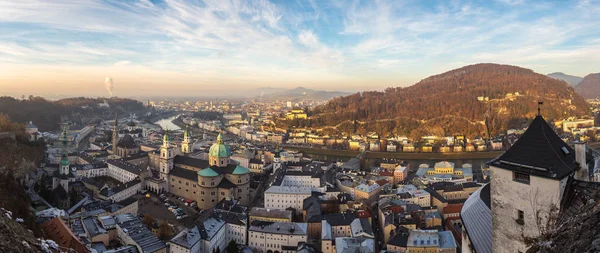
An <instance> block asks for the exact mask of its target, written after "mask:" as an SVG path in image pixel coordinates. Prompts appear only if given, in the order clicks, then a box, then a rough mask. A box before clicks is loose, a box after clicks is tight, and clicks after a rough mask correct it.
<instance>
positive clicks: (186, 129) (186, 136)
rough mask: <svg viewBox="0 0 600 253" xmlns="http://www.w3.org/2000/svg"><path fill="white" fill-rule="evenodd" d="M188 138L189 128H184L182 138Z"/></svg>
mask: <svg viewBox="0 0 600 253" xmlns="http://www.w3.org/2000/svg"><path fill="white" fill-rule="evenodd" d="M189 137H190V130H189V126H187V125H186V126H185V131H183V138H184V139H187V138H189Z"/></svg>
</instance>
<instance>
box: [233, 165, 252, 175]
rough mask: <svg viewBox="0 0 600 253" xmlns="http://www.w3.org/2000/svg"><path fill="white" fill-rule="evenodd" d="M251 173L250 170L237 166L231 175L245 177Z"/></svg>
mask: <svg viewBox="0 0 600 253" xmlns="http://www.w3.org/2000/svg"><path fill="white" fill-rule="evenodd" d="M249 172H250V170H248V169H247V168H244V167H242V166H237V167H235V170H233V172H232V173H231V174H233V175H243V174H247V173H249Z"/></svg>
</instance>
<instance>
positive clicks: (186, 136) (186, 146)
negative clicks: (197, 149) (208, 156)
mask: <svg viewBox="0 0 600 253" xmlns="http://www.w3.org/2000/svg"><path fill="white" fill-rule="evenodd" d="M192 145H193V143H192V140H191V138H190V131H189V128H188V126H186V127H185V132H183V141H182V142H181V152H182V153H184V154H189V153H192V149H193V147H192Z"/></svg>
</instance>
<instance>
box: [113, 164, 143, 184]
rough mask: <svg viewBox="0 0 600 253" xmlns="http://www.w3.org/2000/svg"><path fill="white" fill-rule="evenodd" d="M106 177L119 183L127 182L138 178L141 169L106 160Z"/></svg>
mask: <svg viewBox="0 0 600 253" xmlns="http://www.w3.org/2000/svg"><path fill="white" fill-rule="evenodd" d="M106 163H107V164H108V171H107V175H108V176H109V177H112V178H114V179H115V180H118V181H119V182H121V183H125V182H129V181H131V180H134V179H135V178H138V177H140V175H141V174H142V169H141V168H140V167H138V166H136V165H133V164H131V163H128V162H125V161H123V160H108V161H106Z"/></svg>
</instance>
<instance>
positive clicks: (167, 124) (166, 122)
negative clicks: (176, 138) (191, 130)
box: [154, 115, 181, 130]
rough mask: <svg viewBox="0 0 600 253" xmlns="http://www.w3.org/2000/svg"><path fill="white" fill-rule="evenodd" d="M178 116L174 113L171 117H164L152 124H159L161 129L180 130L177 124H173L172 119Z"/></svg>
mask: <svg viewBox="0 0 600 253" xmlns="http://www.w3.org/2000/svg"><path fill="white" fill-rule="evenodd" d="M177 117H179V115H175V116H173V117H169V118H164V119H161V120H159V121H156V122H154V124H156V125H159V126H160V127H161V128H162V129H163V130H167V129H168V130H180V129H181V128H180V127H178V126H177V125H175V124H173V122H172V121H173V120H174V119H176V118H177Z"/></svg>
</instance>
